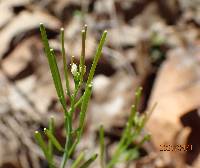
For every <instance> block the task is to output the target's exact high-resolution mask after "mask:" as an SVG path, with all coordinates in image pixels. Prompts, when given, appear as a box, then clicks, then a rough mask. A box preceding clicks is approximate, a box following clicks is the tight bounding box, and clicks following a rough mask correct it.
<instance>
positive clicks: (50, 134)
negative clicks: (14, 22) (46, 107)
mask: <svg viewBox="0 0 200 168" xmlns="http://www.w3.org/2000/svg"><path fill="white" fill-rule="evenodd" d="M40 32H41V36H42V41H43V45H44V50H45V54H46V57H47V60H48V63H49V67H50V71H51V75H52V78H53V82H54V86H55V89H56V92H57V95H58V98H59V101H60V104H61V105H62V108H63V112H64V119H65V120H64V121H65V132H66V142H65V146H64V147H63V146H62V145H61V144H60V143H59V141H58V140H57V139H56V137H55V135H54V134H55V128H54V119H53V118H52V117H51V118H50V120H49V126H48V129H47V128H45V129H44V133H45V135H46V137H47V138H48V144H46V142H45V141H44V139H43V137H42V135H41V133H40V132H38V131H36V132H35V139H36V141H37V142H38V144H39V145H40V147H41V149H42V151H43V153H44V156H45V157H46V159H47V161H48V163H49V167H50V168H55V167H57V165H56V164H55V162H54V154H53V153H54V147H55V148H56V149H57V150H58V151H60V152H61V153H63V156H62V160H61V164H60V166H59V167H60V168H65V166H66V164H67V162H68V160H69V158H71V156H72V154H73V152H74V150H75V149H76V146H77V144H78V143H79V142H80V140H81V137H82V134H83V129H84V125H85V118H86V114H87V107H88V103H89V100H90V98H91V93H92V80H93V77H94V73H95V69H96V66H97V64H98V61H99V59H100V56H101V52H102V48H103V44H104V43H105V40H106V35H107V31H104V32H103V34H102V37H101V39H100V42H99V45H98V48H97V50H96V54H95V56H94V59H93V63H92V66H91V68H90V71H89V75H88V78H87V80H86V81H84V75H85V72H86V66H85V47H86V36H87V26H84V28H83V30H82V31H81V36H82V50H81V56H80V62H79V65H76V64H75V63H74V62H73V57H72V58H71V73H72V77H73V79H74V86H75V87H74V90H72V91H71V90H70V84H69V68H68V67H67V60H66V52H65V47H64V29H63V28H61V30H60V34H61V36H60V40H61V51H62V61H63V67H64V77H65V86H64V87H63V85H62V81H61V76H60V72H59V70H58V65H57V61H56V56H55V53H54V51H53V49H52V48H50V46H49V42H48V39H47V34H46V30H45V27H44V25H43V24H41V25H40ZM83 87H84V93H83V94H82V95H81V96H80V97H79V98H78V96H77V95H78V92H79V91H80V89H81V88H83ZM141 91H142V89H141V88H138V89H137V91H136V93H135V105H133V106H132V108H131V114H130V116H129V119H128V122H127V124H126V126H125V129H124V131H123V134H122V137H121V140H120V142H119V144H118V145H117V148H116V151H115V152H114V155H113V156H112V157H111V160H110V161H108V162H106V161H105V158H106V156H105V140H104V128H103V126H101V127H100V131H99V134H100V136H99V137H100V165H101V167H102V168H112V167H114V166H115V164H117V163H118V162H122V161H124V162H128V161H130V160H133V159H136V158H137V157H138V156H139V152H138V148H139V147H140V146H141V145H142V144H143V143H144V142H146V141H147V140H149V138H150V136H149V135H145V136H144V137H143V138H142V139H141V141H140V143H139V144H138V145H133V142H134V141H135V140H136V139H137V138H138V137H139V136H140V135H141V131H142V129H143V128H144V124H145V122H146V121H147V119H148V117H147V115H146V114H144V115H139V112H138V104H139V102H140V97H141ZM67 97H68V98H69V100H70V105H69V106H67V104H66V98H67ZM76 109H79V110H80V113H79V124H78V127H77V128H74V126H73V124H72V119H73V114H74V111H76ZM96 158H97V154H94V155H92V156H91V157H90V158H88V159H85V154H84V153H83V152H81V153H80V155H79V156H78V157H77V158H76V159H75V160H74V161H73V163H72V166H71V168H87V167H89V166H90V165H91V163H92V162H93V161H94V160H96Z"/></svg>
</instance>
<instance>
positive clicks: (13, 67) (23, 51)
mask: <svg viewBox="0 0 200 168" xmlns="http://www.w3.org/2000/svg"><path fill="white" fill-rule="evenodd" d="M30 42H31V41H30V39H28V40H25V41H23V42H22V43H20V44H19V45H18V46H17V47H16V48H15V49H14V50H13V51H12V53H11V54H10V55H9V56H8V57H7V58H6V59H4V60H3V61H2V63H1V66H2V69H3V71H4V72H5V73H6V75H7V76H8V77H10V78H14V77H15V76H16V75H17V74H19V73H20V72H21V71H23V70H24V69H25V67H26V66H27V65H28V63H29V62H30V61H31V59H32V53H31V50H30Z"/></svg>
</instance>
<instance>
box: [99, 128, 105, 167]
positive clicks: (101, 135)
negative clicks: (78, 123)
mask: <svg viewBox="0 0 200 168" xmlns="http://www.w3.org/2000/svg"><path fill="white" fill-rule="evenodd" d="M99 139H100V165H101V168H104V167H105V160H104V157H105V156H104V154H105V141H104V128H103V126H102V125H101V126H100V129H99Z"/></svg>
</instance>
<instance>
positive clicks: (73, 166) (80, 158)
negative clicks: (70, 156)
mask: <svg viewBox="0 0 200 168" xmlns="http://www.w3.org/2000/svg"><path fill="white" fill-rule="evenodd" d="M84 156H85V154H84V153H83V152H81V153H80V154H79V156H78V157H77V159H76V160H75V161H74V163H73V164H72V166H71V168H77V167H78V166H79V164H80V163H81V161H83V159H84Z"/></svg>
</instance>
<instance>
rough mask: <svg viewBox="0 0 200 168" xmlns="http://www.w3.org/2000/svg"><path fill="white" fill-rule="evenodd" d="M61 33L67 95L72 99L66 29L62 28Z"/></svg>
mask: <svg viewBox="0 0 200 168" xmlns="http://www.w3.org/2000/svg"><path fill="white" fill-rule="evenodd" d="M60 34H61V44H62V59H63V67H64V74H65V84H66V89H67V95H68V96H69V98H70V100H71V93H70V86H69V75H68V68H67V61H66V53H65V46H64V37H65V35H64V29H63V28H61V29H60Z"/></svg>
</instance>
